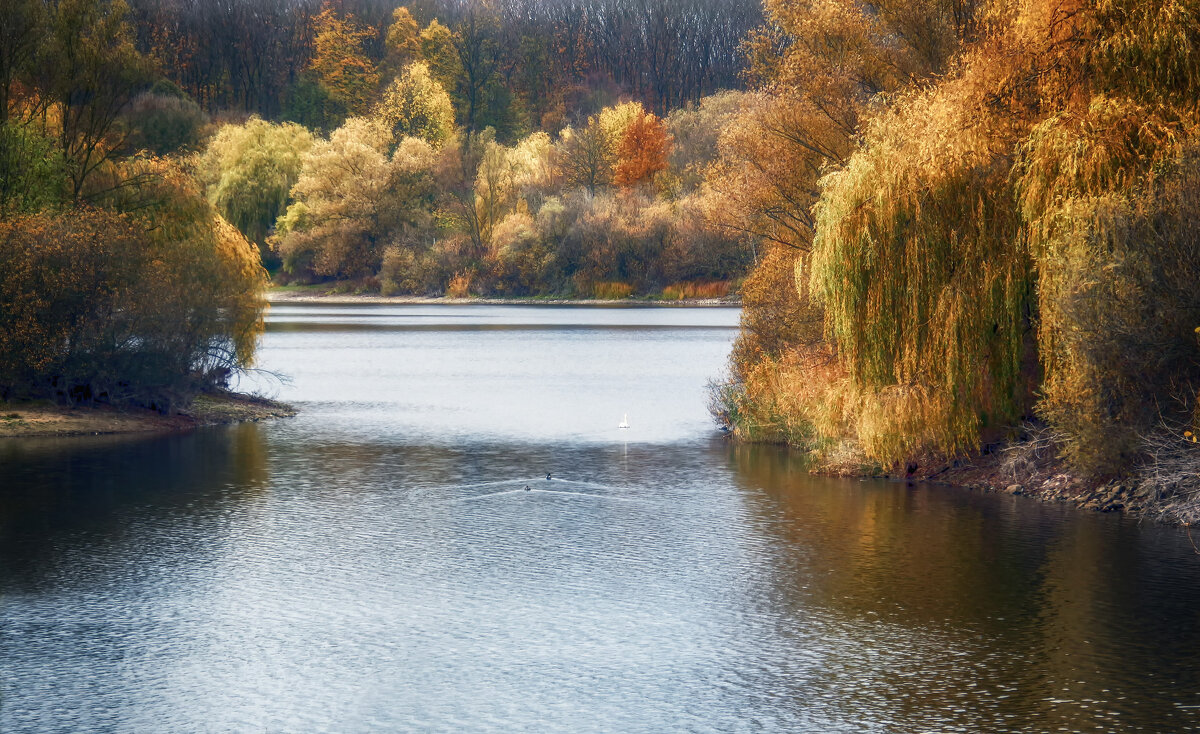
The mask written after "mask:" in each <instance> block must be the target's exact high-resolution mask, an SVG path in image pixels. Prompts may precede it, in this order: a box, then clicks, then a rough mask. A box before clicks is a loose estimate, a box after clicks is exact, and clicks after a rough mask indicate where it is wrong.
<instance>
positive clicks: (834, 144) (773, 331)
mask: <svg viewBox="0 0 1200 734" xmlns="http://www.w3.org/2000/svg"><path fill="white" fill-rule="evenodd" d="M974 5H975V3H973V2H965V3H964V2H956V1H954V0H945V1H940V0H934V1H933V2H911V0H886V1H884V2H873V3H861V2H856V1H853V0H823V1H820V2H813V1H810V0H770V1H769V2H767V4H766V8H767V16H768V23H767V25H766V26H765V27H764V28H763V29H761V30H760V31H758V32H756V33H754V34H752V35H751V38H750V39H749V40H748V42H747V44H746V46H747V51H748V52H749V55H750V58H751V69H750V77H751V79H752V80H753V81H755V82H756V83H757V84H758V86H759V87H760V90H759V91H758V92H757V93H755V94H752V95H747V96H746V98H745V99H744V102H743V104H742V105H741V112H740V113H739V114H738V115H737V116H736V118H735V119H734V120H732V121H731V122H730V123H729V124H728V125H727V126H726V128H725V130H724V132H723V134H722V135H721V137H720V142H719V156H718V158H717V160H716V161H715V162H714V164H713V165H712V166H711V167H710V169H709V171H708V174H707V176H706V182H705V202H706V205H707V206H706V216H707V219H708V220H709V221H710V222H712V223H713V224H714V225H716V226H718V227H721V228H722V229H724V230H725V231H727V232H730V233H734V234H736V235H738V236H740V237H743V238H745V239H746V240H747V241H748V242H749V243H750V244H751V245H752V246H755V247H756V248H757V252H756V257H755V259H756V261H757V265H756V271H755V273H754V274H753V275H752V276H751V278H750V279H748V280H747V283H746V288H745V289H744V290H743V293H742V306H743V310H742V331H741V334H740V335H739V339H738V343H737V346H736V347H735V350H734V354H733V360H732V366H733V369H732V377H733V380H734V382H735V383H738V382H739V381H742V380H746V379H747V378H748V377H749V376H750V375H751V374H752V373H759V372H761V371H762V369H763V368H762V367H761V365H763V364H769V365H771V366H770V367H768V368H767V370H768V371H769V372H780V371H789V370H802V369H803V365H807V364H809V363H811V362H812V361H813V360H817V361H823V360H827V359H828V357H829V351H828V349H827V347H826V346H825V345H824V344H823V343H822V340H821V338H820V333H821V329H820V328H819V326H817V327H815V328H814V325H819V324H820V323H821V320H822V318H823V315H822V306H821V304H819V303H817V302H814V300H813V299H812V298H810V294H809V292H808V288H807V286H806V285H804V286H803V287H800V288H797V287H796V283H797V280H799V281H800V282H801V283H802V284H803V283H806V282H807V277H806V276H804V277H800V278H797V273H796V271H797V268H798V267H799V266H801V265H802V264H803V262H804V258H805V256H807V254H808V253H809V252H810V251H811V248H812V239H813V234H814V229H815V221H814V218H813V206H814V205H815V204H816V202H817V200H818V198H819V196H820V193H821V190H820V187H819V185H818V181H819V180H820V178H821V176H822V175H824V173H825V172H827V171H828V170H829V168H830V167H831V166H841V165H844V164H845V163H846V161H847V160H848V159H849V157H850V156H851V154H852V153H853V151H854V147H855V144H856V136H857V135H858V134H859V132H860V126H861V120H862V118H863V116H864V115H865V114H867V113H868V112H869V110H870V108H871V105H872V103H873V100H875V99H876V97H877V95H879V94H881V93H889V92H895V91H897V90H900V89H902V88H903V87H904V86H905V85H907V84H912V83H915V82H919V81H920V80H922V79H926V78H928V77H929V76H930V75H932V74H936V73H941V72H944V71H945V68H946V65H947V63H948V61H949V58H950V56H951V55H952V53H953V52H954V50H955V49H957V48H958V45H959V44H960V43H961V42H962V40H964V39H965V38H966V37H968V35H969V34H970V33H972V32H973V31H972V28H973V23H971V22H959V21H957V20H956V18H957V17H958V16H957V15H956V9H957V10H958V11H961V12H959V15H961V14H962V13H966V15H967V16H968V18H969V16H970V15H971V13H972V12H973V8H974ZM760 284H761V285H760ZM814 332H815V334H814ZM788 383H789V381H788V380H779V379H760V380H755V381H751V382H746V383H745V384H743V385H741V386H740V387H739V388H737V389H735V390H734V391H733V393H731V394H736V398H737V403H738V405H737V406H734V407H733V408H732V409H731V412H732V413H737V414H739V415H742V416H754V415H758V413H756V411H754V410H752V409H751V406H752V405H753V404H754V403H756V402H762V403H764V404H771V405H790V406H792V408H793V409H795V410H798V411H800V412H801V413H802V414H803V415H802V417H801V419H802V420H803V421H813V420H816V417H815V416H816V415H817V414H818V413H821V412H823V411H824V407H823V406H824V404H825V403H826V402H827V400H826V399H824V398H820V399H818V398H816V397H812V396H810V397H812V400H813V402H812V404H809V405H808V406H807V407H805V408H803V409H801V408H800V407H799V404H797V403H796V402H795V401H793V400H791V399H790V398H789V397H788V396H784V395H779V394H776V393H775V392H773V391H775V390H779V389H783V387H782V386H783V385H785V384H788ZM752 420H753V419H752ZM794 422H795V421H791V420H789V421H786V422H783V423H794ZM735 423H736V421H735ZM783 423H781V422H780V421H778V420H774V419H772V420H771V421H769V424H770V425H783ZM735 428H737V429H739V430H740V431H741V432H743V433H747V432H753V433H754V434H755V435H756V437H758V438H761V439H765V440H780V441H786V440H788V437H789V435H793V434H795V433H796V431H793V430H787V431H776V432H773V431H772V430H770V429H769V428H768V427H766V426H755V427H754V428H753V429H751V428H750V423H749V422H743V423H741V424H740V425H736V426H735ZM804 433H805V434H806V435H808V434H811V433H812V428H811V426H810V428H809V429H808V430H807V431H806V432H804Z"/></svg>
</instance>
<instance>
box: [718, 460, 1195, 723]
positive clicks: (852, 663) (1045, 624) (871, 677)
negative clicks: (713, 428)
mask: <svg viewBox="0 0 1200 734" xmlns="http://www.w3.org/2000/svg"><path fill="white" fill-rule="evenodd" d="M731 455H732V459H733V462H734V463H735V465H736V466H737V467H738V474H737V479H738V481H739V483H741V484H742V486H744V487H745V488H746V489H747V490H748V491H752V492H756V493H758V494H759V496H760V497H762V498H764V499H765V500H766V501H764V502H749V503H748V507H751V508H755V509H756V510H758V511H759V512H761V513H762V514H761V522H762V527H764V528H770V529H771V530H772V531H773V532H775V533H777V534H778V536H779V546H780V547H781V548H784V549H786V551H785V552H784V553H782V554H781V555H780V556H779V557H778V558H779V559H781V562H782V563H783V564H785V568H784V569H783V570H782V571H781V573H780V574H779V575H777V576H776V579H785V578H786V579H791V580H792V581H793V583H792V584H791V585H789V586H787V587H786V588H785V589H781V590H780V598H781V599H783V600H785V603H786V604H788V605H789V606H791V607H792V608H793V609H795V610H797V611H796V616H797V617H800V616H802V615H803V614H804V613H805V612H806V611H808V610H812V609H813V608H821V609H825V610H827V611H828V612H829V614H830V615H831V616H832V619H831V620H828V623H829V624H831V625H832V626H834V627H835V628H837V629H839V630H842V631H843V632H844V640H843V644H842V645H839V646H838V647H839V648H841V649H839V650H838V652H839V654H838V657H837V659H836V661H828V663H827V664H826V665H825V666H824V667H825V669H826V670H827V671H831V674H830V675H829V676H828V685H829V687H830V689H831V690H830V692H829V695H830V697H832V698H835V699H836V700H837V701H838V705H840V706H845V705H846V703H847V702H849V703H850V705H851V706H853V707H854V708H859V709H861V710H862V715H863V716H864V717H865V718H869V719H871V720H877V716H878V714H877V713H873V711H872V710H874V712H878V711H887V712H889V715H891V716H894V717H895V718H894V720H892V722H891V724H890V725H889V726H890V727H894V728H889V730H906V731H907V730H914V729H916V730H920V729H921V727H922V726H925V727H932V728H939V729H944V730H953V731H1131V730H1137V729H1142V730H1147V731H1194V730H1196V728H1197V724H1198V722H1200V717H1198V716H1197V714H1196V707H1197V704H1200V665H1198V662H1197V660H1196V658H1195V650H1197V649H1200V624H1198V623H1197V622H1198V621H1200V620H1198V617H1197V614H1198V612H1197V610H1200V585H1197V583H1196V581H1197V578H1198V573H1197V571H1198V568H1197V566H1198V564H1197V561H1196V559H1195V557H1194V555H1193V554H1191V553H1190V552H1189V551H1190V548H1189V547H1187V543H1186V541H1185V540H1184V539H1183V538H1182V537H1181V536H1180V533H1179V532H1178V531H1177V530H1172V529H1166V528H1157V527H1144V526H1139V525H1138V524H1136V523H1134V522H1131V521H1128V520H1123V519H1121V518H1117V517H1113V516H1101V515H1092V514H1080V513H1078V512H1076V511H1075V510H1073V509H1071V508H1067V507H1054V506H1046V505H1041V504H1037V503H1034V502H1031V501H1029V500H1025V499H1023V498H1016V497H1007V496H1004V497H997V496H983V495H979V494H976V493H971V492H966V491H962V490H955V489H950V488H945V487H929V486H924V485H922V486H911V485H909V486H906V485H904V484H899V483H883V482H880V483H857V484H856V485H855V486H854V487H852V488H850V489H849V491H847V490H848V488H847V486H846V484H845V482H843V481H840V480H828V479H826V480H821V479H814V478H812V477H810V476H806V475H804V474H803V466H802V465H801V464H800V462H798V461H797V460H796V459H794V458H792V457H789V456H788V455H787V454H786V452H778V451H773V450H771V449H765V448H762V447H734V448H731Z"/></svg>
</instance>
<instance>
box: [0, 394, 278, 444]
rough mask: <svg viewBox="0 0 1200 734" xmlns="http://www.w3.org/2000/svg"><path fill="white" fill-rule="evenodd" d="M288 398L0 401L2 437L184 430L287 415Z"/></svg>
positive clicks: (205, 396) (218, 396)
mask: <svg viewBox="0 0 1200 734" xmlns="http://www.w3.org/2000/svg"><path fill="white" fill-rule="evenodd" d="M294 415H296V409H295V408H293V407H292V406H290V405H287V404H286V403H281V402H278V401H275V400H269V399H267V398H260V397H257V396H254V395H246V394H243V393H230V392H221V393H208V394H202V395H197V396H196V398H195V399H194V400H193V401H192V404H191V405H189V406H188V407H187V409H185V410H183V411H181V412H179V413H176V414H174V415H163V414H161V413H159V412H158V411H155V410H150V409H148V408H121V407H115V406H111V405H96V406H92V407H64V406H61V405H55V404H53V403H49V402H46V401H31V402H13V403H5V402H0V439H9V438H65V437H73V436H106V435H125V434H139V433H140V434H165V433H183V432H187V431H190V430H193V429H196V428H204V427H206V426H220V425H229V424H233V423H246V422H258V421H262V420H270V419H274V418H290V417H292V416H294Z"/></svg>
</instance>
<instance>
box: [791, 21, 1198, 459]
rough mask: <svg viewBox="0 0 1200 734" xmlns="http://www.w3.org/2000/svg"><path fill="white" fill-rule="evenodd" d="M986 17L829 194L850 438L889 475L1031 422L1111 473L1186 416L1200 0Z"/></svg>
mask: <svg viewBox="0 0 1200 734" xmlns="http://www.w3.org/2000/svg"><path fill="white" fill-rule="evenodd" d="M985 26H986V27H987V28H988V31H987V34H986V38H985V39H984V40H982V41H980V42H979V43H977V44H974V46H973V47H971V48H970V49H969V50H968V52H967V53H966V54H965V56H964V57H963V59H962V61H961V63H960V64H959V66H958V69H957V71H956V72H955V73H954V74H952V75H951V76H949V77H948V78H946V79H944V80H941V81H940V82H938V83H937V84H935V85H933V86H932V87H930V88H929V89H926V90H923V91H913V92H908V93H906V94H902V95H898V96H896V97H894V98H893V99H891V100H889V101H888V103H887V104H886V105H883V106H882V109H881V111H880V112H878V113H877V114H876V115H875V116H874V117H873V118H872V119H871V120H870V121H869V123H868V124H867V125H866V127H865V131H864V134H863V136H862V140H861V145H860V146H859V149H858V150H857V151H856V152H855V153H854V155H853V156H852V157H851V158H850V160H849V161H848V162H847V163H846V164H845V165H844V166H843V167H841V168H840V169H838V170H837V171H836V172H834V173H831V174H829V175H827V176H826V177H825V178H824V179H823V180H822V184H821V185H822V191H821V199H820V201H819V203H818V204H817V206H816V207H815V210H814V211H815V214H816V235H815V238H814V244H813V255H812V258H811V262H810V264H809V268H810V272H809V276H810V282H811V286H812V289H813V292H814V294H816V295H817V297H818V298H819V300H820V301H821V303H822V304H823V305H824V307H825V313H826V328H827V334H828V338H829V339H830V340H831V341H832V342H833V344H834V345H835V347H836V349H837V351H838V354H839V358H840V361H841V362H842V364H843V365H844V366H845V368H846V371H847V379H846V380H845V381H844V384H843V385H842V386H841V388H840V389H841V393H842V395H841V401H842V405H843V408H844V411H845V415H844V418H845V420H844V421H843V422H842V424H841V428H842V430H846V431H849V432H851V433H852V434H854V436H855V437H856V439H857V440H858V441H859V442H860V444H861V446H862V448H863V449H864V451H865V452H866V453H867V454H868V455H870V456H873V457H875V458H877V459H880V460H884V461H895V460H899V459H905V458H911V457H913V456H915V455H920V454H925V453H930V452H932V453H937V454H943V455H944V454H959V453H963V452H966V451H969V450H971V449H973V448H977V447H978V446H979V444H980V442H981V440H983V439H984V438H985V437H986V435H987V431H988V430H989V429H992V428H996V429H999V428H1003V427H1005V426H1010V425H1012V424H1014V423H1015V422H1016V421H1017V419H1018V418H1020V417H1022V416H1025V415H1028V414H1030V413H1031V412H1032V411H1036V413H1037V414H1038V415H1040V416H1041V417H1042V418H1044V419H1045V420H1046V421H1047V422H1048V423H1049V424H1050V425H1051V426H1052V427H1053V428H1054V429H1056V432H1057V435H1059V436H1060V438H1061V440H1062V445H1063V447H1064V449H1065V455H1066V457H1067V458H1068V459H1070V460H1071V462H1072V463H1073V465H1074V467H1075V468H1076V469H1077V470H1079V471H1082V472H1087V473H1100V474H1103V473H1113V472H1117V471H1119V470H1121V469H1122V468H1125V467H1127V466H1129V465H1130V463H1131V462H1135V461H1136V460H1137V459H1138V454H1139V446H1140V445H1141V441H1142V439H1141V437H1142V436H1143V434H1145V433H1146V432H1147V431H1150V430H1153V429H1154V427H1155V425H1156V424H1158V423H1161V422H1163V421H1165V420H1168V419H1171V417H1172V416H1174V417H1175V419H1182V418H1183V417H1188V416H1191V415H1193V413H1194V411H1195V408H1196V390H1197V386H1198V385H1200V351H1198V342H1197V338H1196V334H1195V333H1194V332H1195V329H1196V328H1197V326H1198V325H1200V298H1198V297H1197V289H1196V287H1195V284H1196V282H1197V277H1198V276H1200V237H1198V236H1197V225H1198V224H1200V216H1198V215H1200V209H1198V208H1197V206H1198V201H1200V193H1198V191H1200V189H1198V186H1200V170H1198V169H1197V162H1198V161H1200V156H1198V155H1197V145H1196V131H1197V129H1198V128H1197V119H1198V117H1200V110H1198V108H1197V99H1198V95H1197V92H1198V91H1200V88H1198V86H1197V80H1198V79H1200V58H1198V57H1197V56H1196V54H1194V53H1193V52H1192V49H1194V48H1196V47H1197V45H1200V3H1197V2H1195V0H1177V1H1175V2H1168V3H1162V4H1147V3H1139V2H1134V0H1090V1H1088V0H1083V1H1080V2H1065V1H1062V0H1027V1H1026V2H1024V3H1021V4H1019V5H1017V6H1015V7H1012V8H1007V9H996V8H993V9H991V10H989V12H988V13H987V14H986V23H985ZM1039 363H1040V369H1041V371H1042V373H1043V374H1039V370H1038V368H1037V367H1038V364H1039Z"/></svg>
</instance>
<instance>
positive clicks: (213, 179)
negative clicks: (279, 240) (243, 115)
mask: <svg viewBox="0 0 1200 734" xmlns="http://www.w3.org/2000/svg"><path fill="white" fill-rule="evenodd" d="M313 142H314V139H313V136H312V134H311V133H309V132H308V130H306V129H304V128H303V127H301V126H299V125H296V124H294V123H283V124H281V125H276V124H273V123H270V122H266V121H265V120H260V119H258V118H257V117H252V118H250V119H249V120H248V121H246V122H245V123H244V124H241V125H234V124H230V125H225V126H223V127H222V128H221V129H220V130H219V131H217V134H216V135H214V136H213V138H212V140H211V141H209V143H208V147H207V148H206V150H205V152H204V154H203V155H202V156H201V158H200V171H199V172H200V176H201V178H202V179H203V180H204V182H205V184H206V185H207V189H208V198H209V200H210V201H212V203H213V205H214V206H216V207H217V210H218V211H220V212H221V215H222V216H223V217H224V218H225V219H226V220H227V221H229V222H230V223H231V224H233V225H234V226H235V227H237V228H238V230H239V231H241V233H242V234H244V235H245V236H246V238H247V239H249V240H250V241H251V242H254V243H255V244H257V245H258V247H259V249H260V251H261V254H262V257H263V260H264V261H266V262H274V255H273V253H271V251H270V249H269V247H268V246H267V236H268V235H269V234H270V233H271V230H272V228H273V227H274V225H275V221H276V219H278V218H279V215H281V214H283V212H284V210H285V209H286V208H287V205H288V201H289V199H288V195H289V193H290V192H291V190H292V187H293V186H295V185H296V181H297V180H298V179H299V177H300V169H301V158H302V156H303V155H304V153H305V152H307V151H308V149H309V148H311V147H312V145H313Z"/></svg>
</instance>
